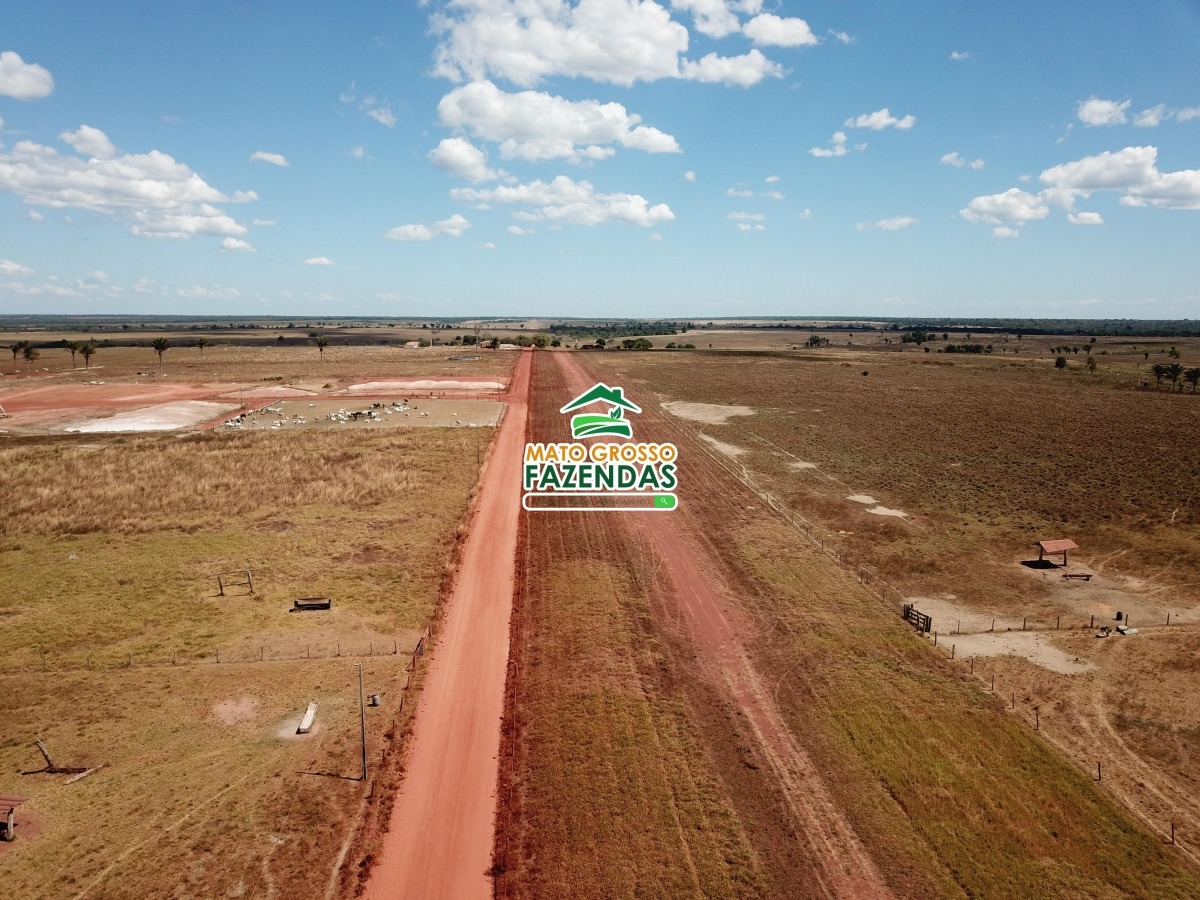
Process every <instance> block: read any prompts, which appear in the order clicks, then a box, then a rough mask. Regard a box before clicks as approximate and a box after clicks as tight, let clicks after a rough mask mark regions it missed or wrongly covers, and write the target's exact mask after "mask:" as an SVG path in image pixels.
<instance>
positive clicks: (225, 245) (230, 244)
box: [221, 237, 258, 253]
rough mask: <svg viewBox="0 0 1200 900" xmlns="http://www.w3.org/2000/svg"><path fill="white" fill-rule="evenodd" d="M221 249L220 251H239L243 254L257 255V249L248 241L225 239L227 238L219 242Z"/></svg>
mask: <svg viewBox="0 0 1200 900" xmlns="http://www.w3.org/2000/svg"><path fill="white" fill-rule="evenodd" d="M221 249H222V250H239V251H242V252H243V253H257V252H258V248H256V247H255V246H254V245H253V244H251V243H249V242H248V241H243V240H241V239H239V238H231V237H227V238H225V240H223V241H221Z"/></svg>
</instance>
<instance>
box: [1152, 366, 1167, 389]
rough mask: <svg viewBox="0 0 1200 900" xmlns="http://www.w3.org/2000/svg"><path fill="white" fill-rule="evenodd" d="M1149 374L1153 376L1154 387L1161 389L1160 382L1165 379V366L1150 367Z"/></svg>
mask: <svg viewBox="0 0 1200 900" xmlns="http://www.w3.org/2000/svg"><path fill="white" fill-rule="evenodd" d="M1150 374H1151V375H1153V376H1154V386H1155V387H1162V380H1163V379H1164V378H1166V377H1167V366H1165V365H1163V364H1162V363H1155V364H1154V365H1152V366H1151V367H1150Z"/></svg>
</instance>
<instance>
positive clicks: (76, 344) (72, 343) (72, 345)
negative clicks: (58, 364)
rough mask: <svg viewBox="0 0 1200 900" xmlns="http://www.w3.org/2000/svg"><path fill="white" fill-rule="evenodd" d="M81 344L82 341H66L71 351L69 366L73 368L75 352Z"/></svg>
mask: <svg viewBox="0 0 1200 900" xmlns="http://www.w3.org/2000/svg"><path fill="white" fill-rule="evenodd" d="M82 346H83V342H82V341H70V342H68V343H67V349H68V350H70V351H71V368H72V369H73V368H75V354H76V353H78V352H79V348H80V347H82Z"/></svg>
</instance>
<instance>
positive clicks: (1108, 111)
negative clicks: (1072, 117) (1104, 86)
mask: <svg viewBox="0 0 1200 900" xmlns="http://www.w3.org/2000/svg"><path fill="white" fill-rule="evenodd" d="M1130 103H1132V101H1130V100H1123V101H1121V102H1117V101H1116V100H1101V99H1100V98H1099V97H1089V98H1088V99H1087V100H1081V101H1080V103H1079V106H1078V107H1076V109H1075V114H1076V115H1077V116H1078V117H1079V121H1080V122H1082V123H1083V124H1084V125H1090V126H1093V127H1094V126H1099V125H1121V124H1124V123H1125V121H1126V116H1125V110H1127V109H1129V106H1130Z"/></svg>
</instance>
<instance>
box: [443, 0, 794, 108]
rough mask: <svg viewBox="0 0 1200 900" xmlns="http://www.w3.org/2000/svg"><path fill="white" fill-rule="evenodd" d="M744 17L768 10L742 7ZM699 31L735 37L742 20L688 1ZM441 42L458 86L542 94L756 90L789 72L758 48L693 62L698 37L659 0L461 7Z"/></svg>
mask: <svg viewBox="0 0 1200 900" xmlns="http://www.w3.org/2000/svg"><path fill="white" fill-rule="evenodd" d="M738 5H739V6H740V8H741V9H743V10H744V11H747V12H750V11H751V10H752V11H754V12H757V11H758V7H759V6H761V4H756V3H748V2H742V3H741V4H738ZM682 8H686V9H690V10H692V11H693V15H694V17H695V19H696V21H697V30H700V31H702V33H704V31H707V32H709V33H711V35H713V36H718V35H719V36H724V35H725V34H732V33H733V32H734V31H736V30H737V18H736V16H734V15H733V13H731V12H730V10H729V8H728V7H727V6H726V5H725V4H724V3H721V2H719V0H699V2H688V3H684V4H683V5H682ZM431 25H432V28H433V31H434V33H435V34H436V35H438V38H439V41H438V46H437V49H436V51H435V53H434V74H436V75H439V76H441V77H444V78H448V79H449V80H451V81H454V82H470V81H482V80H484V79H486V78H490V77H497V78H503V79H505V80H507V81H511V82H512V83H514V84H516V85H519V86H521V87H533V86H535V85H536V84H537V83H538V82H539V81H541V80H542V79H544V78H551V77H554V76H564V77H568V78H588V79H591V80H592V81H600V82H608V83H612V84H620V85H624V86H627V87H628V86H630V85H633V84H635V83H637V82H639V81H647V82H648V81H657V80H659V79H663V78H685V79H692V80H696V81H709V82H721V83H725V84H736V85H750V84H756V83H758V82H759V81H761V80H762V79H763V78H767V77H779V76H782V74H783V69H782V67H780V66H779V65H777V64H776V63H773V62H771V61H770V60H768V59H767V58H766V57H764V56H763V55H762V54H761V53H759V52H758V51H757V50H754V51H751V52H750V53H747V54H745V55H744V56H739V57H733V58H728V57H721V56H718V55H717V54H715V53H712V54H709V55H708V56H706V57H704V58H703V59H701V60H699V61H692V60H688V59H686V58H685V57H684V54H685V53H686V52H687V49H688V37H689V36H688V30H687V28H685V27H684V26H683V25H681V24H680V23H679V22H676V21H674V20H673V19H672V18H671V14H670V12H668V10H666V9H665V8H663V7H662V6H661V5H659V4H658V3H656V2H653V0H579V2H578V3H570V2H567V0H543V2H534V3H531V2H526V0H457V2H455V3H453V4H451V5H449V6H447V7H445V8H444V9H443V10H442V11H440V12H438V13H436V14H434V15H433V16H432V18H431Z"/></svg>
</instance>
